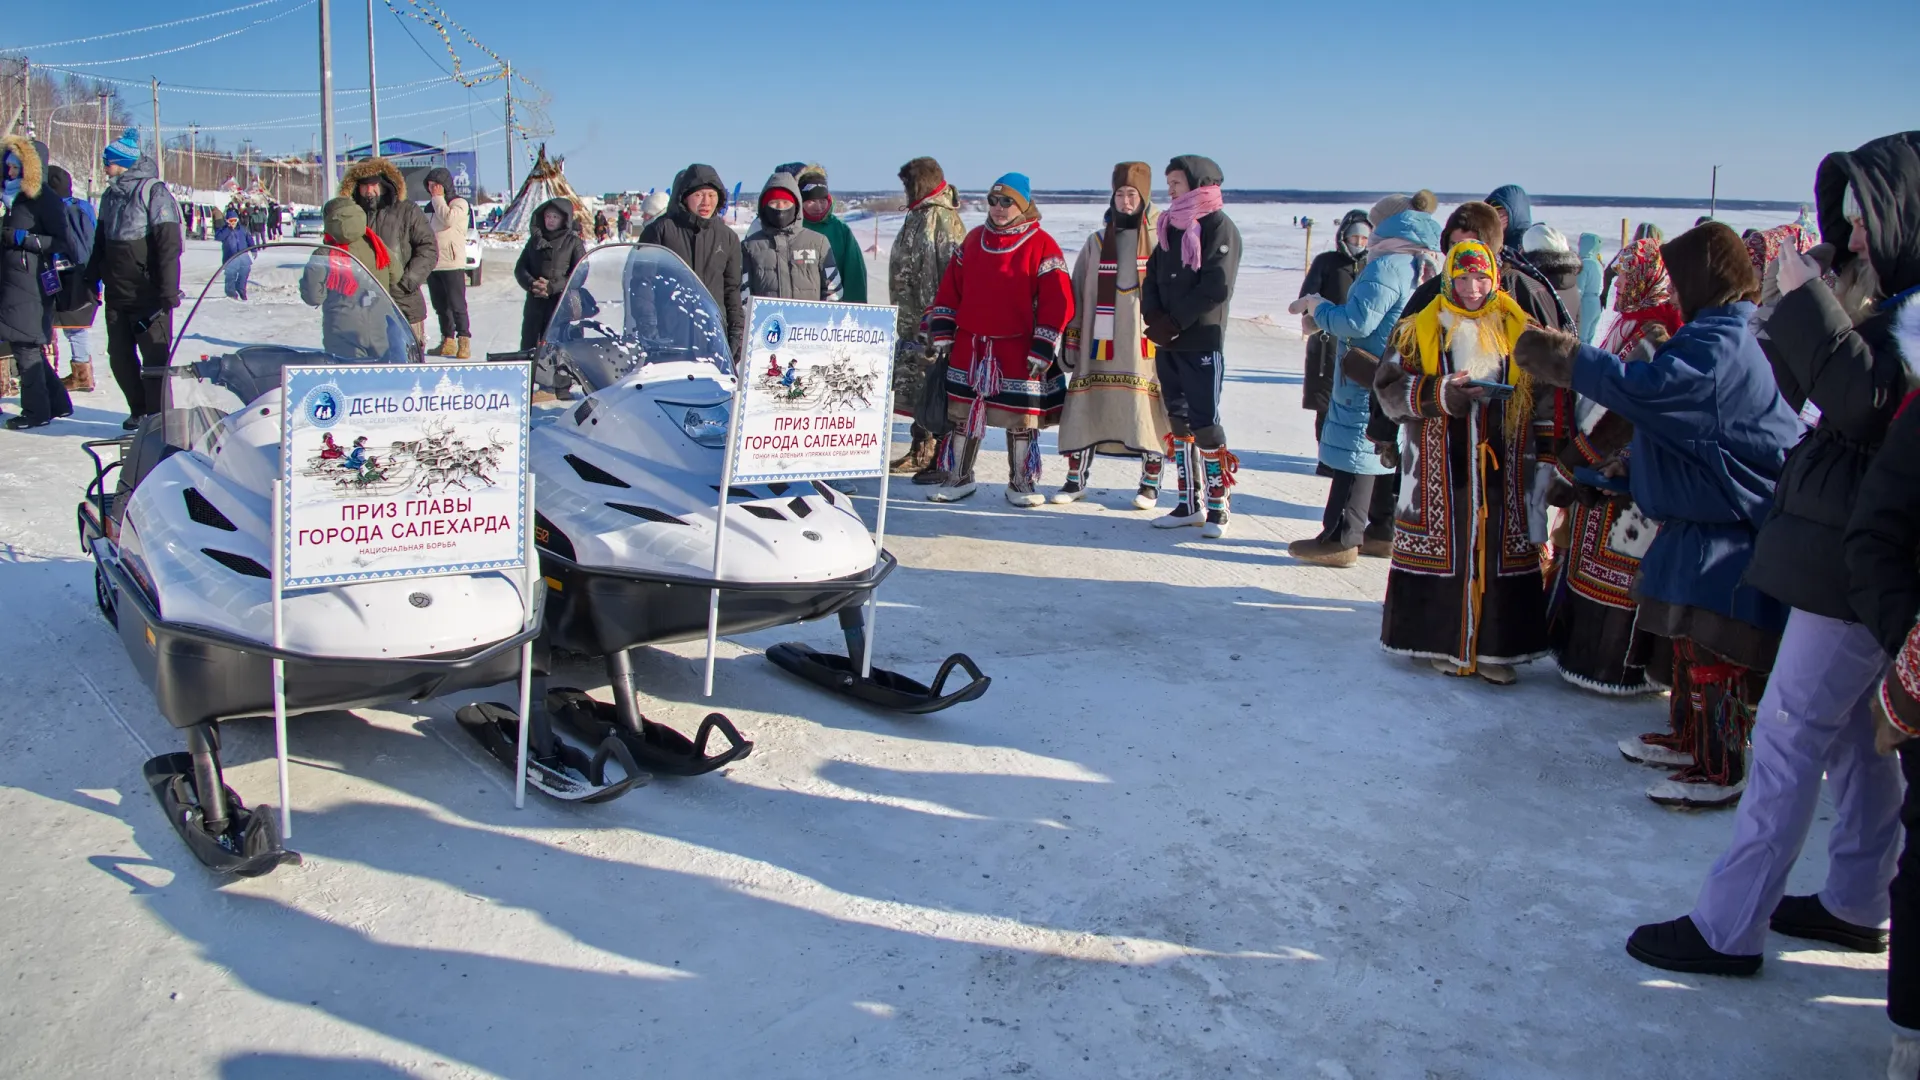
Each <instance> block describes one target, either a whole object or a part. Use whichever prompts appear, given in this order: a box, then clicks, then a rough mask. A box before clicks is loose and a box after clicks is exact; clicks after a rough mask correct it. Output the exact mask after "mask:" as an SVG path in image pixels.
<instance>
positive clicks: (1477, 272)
mask: <svg viewBox="0 0 1920 1080" xmlns="http://www.w3.org/2000/svg"><path fill="white" fill-rule="evenodd" d="M1446 282H1447V283H1446V287H1445V288H1444V289H1442V290H1441V292H1440V295H1438V296H1436V297H1435V298H1434V300H1433V302H1432V303H1430V304H1428V305H1427V306H1426V307H1424V308H1422V309H1421V310H1419V311H1417V312H1414V313H1412V314H1411V315H1409V316H1408V317H1406V318H1404V319H1402V320H1401V322H1400V325H1399V326H1398V327H1396V328H1395V330H1394V333H1393V337H1392V338H1391V339H1390V340H1389V342H1388V355H1387V356H1386V358H1385V359H1386V362H1385V363H1382V364H1381V365H1380V367H1379V369H1378V374H1377V375H1376V377H1375V381H1374V386H1375V389H1376V391H1377V392H1378V394H1379V396H1380V405H1381V409H1382V411H1383V412H1385V413H1386V415H1387V416H1388V417H1389V418H1391V419H1393V420H1396V421H1398V422H1399V423H1400V424H1401V428H1400V471H1401V480H1400V503H1399V507H1398V510H1397V512H1396V513H1395V515H1394V524H1395V533H1394V540H1393V568H1392V570H1391V571H1390V572H1389V574H1388V576H1387V602H1386V606H1385V610H1384V611H1383V612H1382V616H1381V626H1380V643H1381V645H1382V646H1383V647H1384V648H1385V649H1386V650H1387V651H1388V652H1394V653H1400V654H1402V655H1405V656H1415V657H1420V658H1423V659H1426V660H1429V661H1431V662H1432V664H1433V667H1434V668H1435V669H1436V670H1439V671H1441V672H1444V673H1445V674H1448V675H1479V676H1480V677H1481V678H1483V679H1485V680H1487V681H1488V682H1491V683H1496V684H1500V685H1505V684H1508V683H1511V682H1513V680H1514V672H1513V666H1514V665H1515V664H1523V663H1526V662H1528V661H1530V660H1533V659H1535V658H1537V657H1540V656H1544V655H1546V652H1547V635H1546V596H1545V591H1544V589H1543V587H1542V582H1541V574H1540V543H1539V542H1540V539H1541V538H1539V537H1536V535H1535V533H1537V532H1540V531H1543V530H1541V529H1540V528H1538V527H1537V526H1534V525H1530V522H1529V513H1528V493H1529V491H1530V490H1531V488H1532V485H1531V484H1530V483H1529V480H1530V478H1531V477H1530V474H1531V472H1532V470H1533V468H1534V448H1533V445H1532V443H1533V412H1534V403H1533V387H1532V383H1531V381H1530V380H1529V379H1528V378H1527V376H1526V374H1525V373H1524V372H1522V371H1520V370H1519V368H1517V367H1515V366H1514V363H1513V343H1514V341H1515V340H1517V339H1518V338H1519V337H1520V332H1521V331H1522V330H1524V329H1526V327H1527V326H1528V318H1527V314H1526V312H1525V311H1523V310H1521V308H1520V305H1519V304H1517V303H1515V301H1514V299H1513V297H1511V296H1509V295H1507V293H1506V292H1504V291H1503V290H1501V289H1500V287H1499V263H1498V262H1497V261H1496V260H1495V258H1494V255H1493V252H1491V251H1489V250H1488V249H1487V247H1486V245H1484V244H1482V243H1480V242H1479V241H1475V240H1468V241H1463V242H1461V243H1458V244H1455V245H1454V246H1453V249H1452V250H1451V251H1449V252H1447V268H1446Z"/></svg>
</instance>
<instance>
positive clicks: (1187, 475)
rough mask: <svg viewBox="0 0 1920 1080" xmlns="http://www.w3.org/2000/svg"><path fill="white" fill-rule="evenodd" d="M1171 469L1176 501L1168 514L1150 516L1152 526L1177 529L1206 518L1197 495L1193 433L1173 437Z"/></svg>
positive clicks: (1198, 470)
mask: <svg viewBox="0 0 1920 1080" xmlns="http://www.w3.org/2000/svg"><path fill="white" fill-rule="evenodd" d="M1173 468H1174V474H1175V476H1176V477H1177V478H1178V480H1179V482H1180V502H1179V503H1178V504H1176V505H1175V506H1174V508H1173V511H1172V512H1171V513H1166V514H1162V515H1160V516H1159V517H1157V518H1154V519H1153V527H1154V528H1156V529H1179V528H1184V527H1185V526H1188V525H1199V524H1201V523H1203V522H1204V521H1206V519H1207V510H1206V506H1205V504H1204V502H1203V501H1202V496H1201V494H1200V479H1201V475H1202V470H1201V467H1200V450H1199V448H1198V447H1196V446H1195V445H1194V443H1193V436H1191V435H1189V436H1186V437H1185V438H1182V437H1180V436H1178V435H1175V436H1173Z"/></svg>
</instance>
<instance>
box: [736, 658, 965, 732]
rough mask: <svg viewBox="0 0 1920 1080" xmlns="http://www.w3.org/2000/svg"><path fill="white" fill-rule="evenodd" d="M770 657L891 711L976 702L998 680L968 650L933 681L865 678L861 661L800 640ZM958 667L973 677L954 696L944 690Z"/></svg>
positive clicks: (881, 672)
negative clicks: (826, 651)
mask: <svg viewBox="0 0 1920 1080" xmlns="http://www.w3.org/2000/svg"><path fill="white" fill-rule="evenodd" d="M767 659H769V660H771V661H773V662H774V663H775V664H776V665H778V666H779V667H781V668H783V669H785V670H787V671H790V672H792V673H793V674H795V675H798V676H800V677H801V678H803V679H805V680H807V681H808V682H810V683H813V684H814V685H816V686H821V687H825V688H826V689H828V690H832V691H834V692H836V693H841V694H846V695H847V696H849V697H852V698H854V699H856V700H858V701H862V702H865V703H866V704H868V705H872V706H875V707H877V708H881V709H887V710H890V711H892V712H903V713H912V714H914V715H925V714H927V713H935V712H939V711H940V710H942V709H946V708H950V707H952V706H954V705H958V704H960V703H961V702H965V701H973V700H975V699H976V698H978V697H979V696H980V695H982V694H984V693H986V692H987V687H989V686H991V685H993V680H992V679H991V678H989V677H987V676H986V675H984V674H982V673H981V671H980V668H979V667H978V666H977V665H975V664H974V662H973V660H972V659H971V658H970V657H968V656H967V654H965V653H954V654H953V655H952V656H949V657H947V659H946V661H945V662H944V663H942V664H941V665H940V671H939V673H938V674H936V675H935V676H934V677H933V685H932V686H927V685H925V684H924V683H920V682H916V681H915V680H913V679H910V678H908V677H906V676H905V675H902V674H900V673H898V672H894V671H887V670H885V669H882V668H874V669H873V674H872V676H871V677H869V678H865V679H863V678H861V677H860V665H859V662H858V661H855V660H852V659H850V658H848V657H845V656H839V655H836V654H834V653H825V652H821V651H820V650H818V649H815V648H813V647H811V646H808V645H802V644H801V643H799V642H797V641H785V642H781V643H780V644H778V645H775V646H773V647H772V648H770V649H768V650H767ZM954 668H965V669H966V672H967V674H968V675H970V676H972V677H973V679H972V681H971V682H969V683H967V685H965V686H963V687H961V688H960V689H958V690H955V691H954V692H953V693H951V694H947V693H943V691H944V690H945V689H946V685H947V677H948V676H949V675H952V674H953V669H954Z"/></svg>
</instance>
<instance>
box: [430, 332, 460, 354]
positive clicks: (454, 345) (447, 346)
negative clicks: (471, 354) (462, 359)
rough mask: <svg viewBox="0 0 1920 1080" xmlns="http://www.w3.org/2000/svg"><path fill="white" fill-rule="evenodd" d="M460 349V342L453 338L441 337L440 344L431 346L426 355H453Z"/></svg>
mask: <svg viewBox="0 0 1920 1080" xmlns="http://www.w3.org/2000/svg"><path fill="white" fill-rule="evenodd" d="M459 351H460V342H459V341H458V340H457V339H455V338H450V337H443V338H441V339H440V344H438V345H435V346H434V347H433V351H432V352H430V353H428V354H427V355H428V356H453V355H455V354H457V353H458V352H459Z"/></svg>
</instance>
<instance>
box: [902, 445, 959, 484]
mask: <svg viewBox="0 0 1920 1080" xmlns="http://www.w3.org/2000/svg"><path fill="white" fill-rule="evenodd" d="M963 437H964V436H957V435H954V434H953V433H952V432H949V433H947V434H945V435H942V436H940V438H939V440H938V441H937V442H935V443H934V445H932V446H930V447H928V448H927V449H926V452H927V454H928V457H927V461H926V464H924V465H922V466H920V469H919V471H917V472H915V473H914V474H913V482H914V483H916V484H919V485H920V486H921V487H926V486H927V485H929V484H945V483H946V482H947V470H946V467H945V466H943V465H942V464H941V462H943V461H947V460H949V459H950V458H951V457H952V454H951V453H950V449H951V447H952V444H953V440H954V439H956V438H963Z"/></svg>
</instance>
